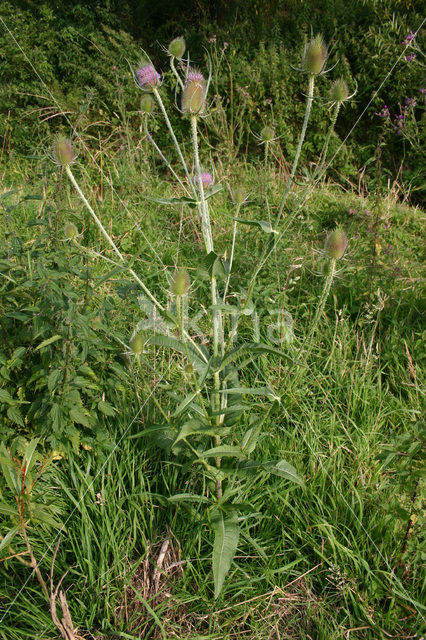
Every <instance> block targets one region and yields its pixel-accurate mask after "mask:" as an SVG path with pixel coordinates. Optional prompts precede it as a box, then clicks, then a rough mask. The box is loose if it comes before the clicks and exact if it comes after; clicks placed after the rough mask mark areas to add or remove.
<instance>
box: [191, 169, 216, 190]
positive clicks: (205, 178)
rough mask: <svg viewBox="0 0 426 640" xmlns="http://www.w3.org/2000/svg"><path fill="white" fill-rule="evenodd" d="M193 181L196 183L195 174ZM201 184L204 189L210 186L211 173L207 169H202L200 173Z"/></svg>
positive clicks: (211, 181)
mask: <svg viewBox="0 0 426 640" xmlns="http://www.w3.org/2000/svg"><path fill="white" fill-rule="evenodd" d="M194 182H195V184H198V176H195V178H194ZM201 184H202V185H203V188H204V189H208V188H209V187H211V186H212V184H213V178H212V174H211V173H209V172H208V171H203V172H202V174H201Z"/></svg>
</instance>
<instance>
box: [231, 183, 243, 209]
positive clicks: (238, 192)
mask: <svg viewBox="0 0 426 640" xmlns="http://www.w3.org/2000/svg"><path fill="white" fill-rule="evenodd" d="M246 198H247V196H246V192H245V191H244V189H243V188H242V187H235V188H234V189H233V191H232V199H233V201H234V204H237V205H240V206H241V205H242V204H244V202H245V201H246Z"/></svg>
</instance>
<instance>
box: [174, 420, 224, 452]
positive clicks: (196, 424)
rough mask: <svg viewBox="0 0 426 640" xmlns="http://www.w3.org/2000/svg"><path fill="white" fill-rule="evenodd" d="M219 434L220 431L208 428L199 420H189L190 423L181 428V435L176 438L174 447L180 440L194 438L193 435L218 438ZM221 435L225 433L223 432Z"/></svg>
mask: <svg viewBox="0 0 426 640" xmlns="http://www.w3.org/2000/svg"><path fill="white" fill-rule="evenodd" d="M218 433H219V429H212V428H211V427H206V426H204V425H203V423H202V422H200V420H197V419H195V418H194V419H193V420H188V422H185V424H183V425H182V426H181V428H180V429H179V433H178V435H177V436H176V439H175V441H174V442H173V446H175V445H176V444H177V443H178V442H180V440H183V439H184V438H187V437H188V436H192V435H201V434H203V435H208V436H216V435H218ZM221 433H223V432H222V431H221Z"/></svg>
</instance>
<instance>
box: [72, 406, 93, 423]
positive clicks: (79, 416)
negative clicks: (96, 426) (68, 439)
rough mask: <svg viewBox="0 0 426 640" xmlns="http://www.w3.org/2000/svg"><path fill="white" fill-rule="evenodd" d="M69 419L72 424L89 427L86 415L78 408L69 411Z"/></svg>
mask: <svg viewBox="0 0 426 640" xmlns="http://www.w3.org/2000/svg"><path fill="white" fill-rule="evenodd" d="M70 418H71V420H72V421H73V422H77V423H78V424H82V425H83V427H90V422H89V420H88V418H87V415H86V414H85V413H83V411H82V409H81V408H80V407H73V409H71V411H70Z"/></svg>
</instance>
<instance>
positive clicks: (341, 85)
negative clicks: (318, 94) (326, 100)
mask: <svg viewBox="0 0 426 640" xmlns="http://www.w3.org/2000/svg"><path fill="white" fill-rule="evenodd" d="M348 96H349V89H348V85H347V84H346V82H345V81H344V79H343V78H338V79H337V80H335V81H334V82H333V84H332V85H331V87H330V91H329V97H330V100H331V102H340V103H342V102H345V100H347V99H348Z"/></svg>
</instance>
